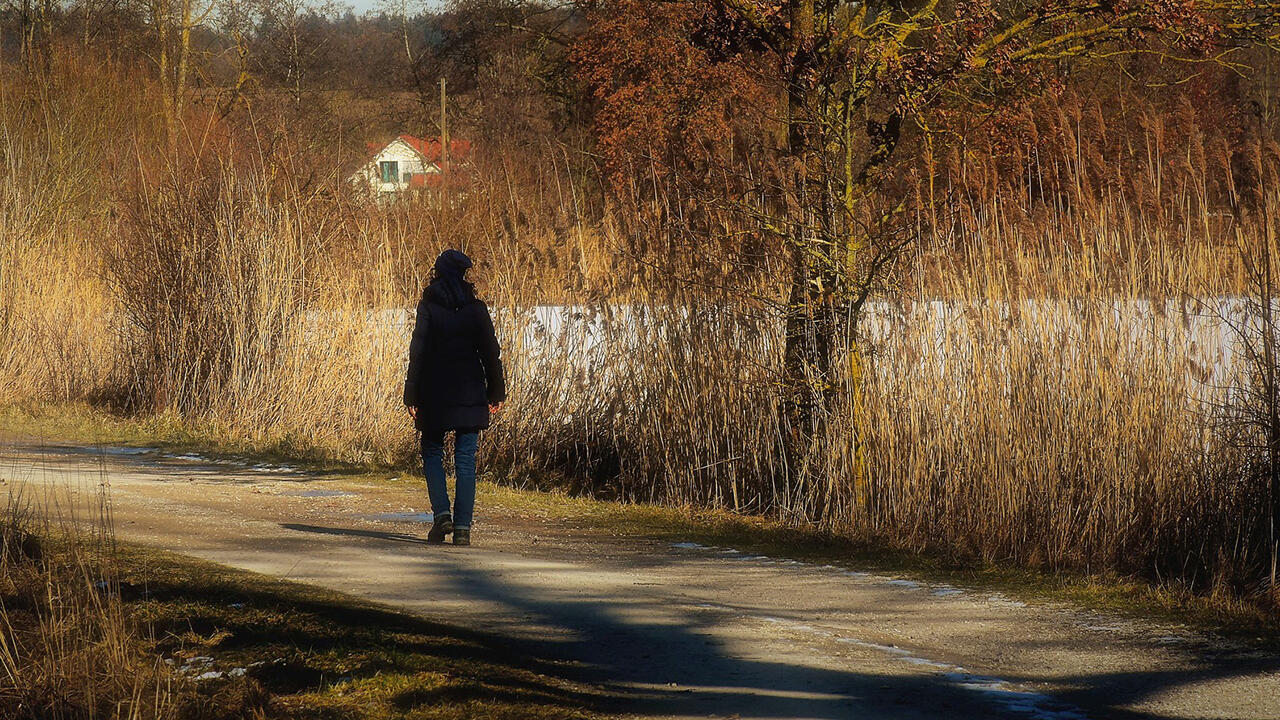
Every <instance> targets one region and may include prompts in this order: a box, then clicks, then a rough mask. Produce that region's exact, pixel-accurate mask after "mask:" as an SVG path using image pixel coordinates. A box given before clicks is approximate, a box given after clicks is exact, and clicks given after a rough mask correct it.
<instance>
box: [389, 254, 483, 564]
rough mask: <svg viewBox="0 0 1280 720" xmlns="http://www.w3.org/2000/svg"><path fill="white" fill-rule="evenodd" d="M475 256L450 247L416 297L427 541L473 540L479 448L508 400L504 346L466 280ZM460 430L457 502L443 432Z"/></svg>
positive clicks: (410, 388) (415, 402)
mask: <svg viewBox="0 0 1280 720" xmlns="http://www.w3.org/2000/svg"><path fill="white" fill-rule="evenodd" d="M470 267H471V258H469V257H467V256H466V255H464V254H463V253H461V252H459V251H457V250H445V251H444V252H443V253H441V254H440V257H438V258H436V264H435V270H434V272H433V273H432V277H431V284H430V285H428V286H427V289H426V290H424V291H423V293H422V300H420V301H419V302H418V317H417V321H416V322H415V323H414V326H413V340H412V341H411V342H410V343H409V372H408V374H407V375H406V377H405V381H404V404H405V405H406V406H407V407H408V408H409V414H410V415H411V416H412V417H413V420H414V425H415V426H416V427H417V428H418V430H419V431H421V433H422V467H423V472H424V473H425V474H426V476H427V493H428V495H430V497H431V515H432V524H431V530H430V531H429V532H428V533H427V542H430V543H442V542H444V538H445V536H446V535H448V534H450V533H452V534H453V544H454V545H470V544H471V516H472V511H473V510H474V508H475V501H476V445H477V443H478V441H479V433H480V431H481V430H483V429H485V428H487V427H489V415H490V414H491V413H496V412H498V411H499V410H501V409H502V403H503V402H504V401H505V400H506V399H507V390H506V382H505V380H504V378H503V374H502V358H501V351H500V349H499V348H498V338H497V336H496V335H495V334H494V331H493V319H492V318H490V317H489V308H488V307H487V306H486V305H485V304H484V303H483V302H481V301H480V300H478V299H476V293H475V288H474V287H473V286H472V285H471V283H469V282H467V279H466V273H467V270H468V269H469V268H470ZM450 431H452V432H454V434H455V435H454V443H453V456H454V468H455V471H456V476H457V483H456V487H455V489H454V495H455V497H454V504H453V507H452V509H451V508H450V506H449V488H448V485H447V484H446V483H445V474H444V435H445V433H446V432H450Z"/></svg>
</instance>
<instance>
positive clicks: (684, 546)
mask: <svg viewBox="0 0 1280 720" xmlns="http://www.w3.org/2000/svg"><path fill="white" fill-rule="evenodd" d="M671 547H673V548H680V549H681V550H706V549H707V546H706V545H699V544H698V543H696V542H678V543H671Z"/></svg>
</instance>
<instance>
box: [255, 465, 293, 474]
mask: <svg viewBox="0 0 1280 720" xmlns="http://www.w3.org/2000/svg"><path fill="white" fill-rule="evenodd" d="M249 469H250V470H252V471H254V472H260V473H278V474H291V473H297V472H302V471H301V470H299V469H298V468H296V467H294V466H292V465H268V464H267V463H258V464H257V465H253V466H251V467H250V468H249Z"/></svg>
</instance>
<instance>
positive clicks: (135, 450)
mask: <svg viewBox="0 0 1280 720" xmlns="http://www.w3.org/2000/svg"><path fill="white" fill-rule="evenodd" d="M97 451H98V452H99V453H101V454H103V455H146V454H147V453H151V452H155V451H156V448H153V447H122V446H117V445H107V446H105V447H100V448H97Z"/></svg>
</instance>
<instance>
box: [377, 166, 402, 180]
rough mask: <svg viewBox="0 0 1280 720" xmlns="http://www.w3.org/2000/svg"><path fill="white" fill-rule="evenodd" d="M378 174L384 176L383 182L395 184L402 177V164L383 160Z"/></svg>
mask: <svg viewBox="0 0 1280 720" xmlns="http://www.w3.org/2000/svg"><path fill="white" fill-rule="evenodd" d="M378 172H379V173H380V174H381V175H382V182H384V183H393V182H395V181H396V180H397V179H399V177H400V163H398V162H396V161H395V160H383V161H382V162H380V163H378Z"/></svg>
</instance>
